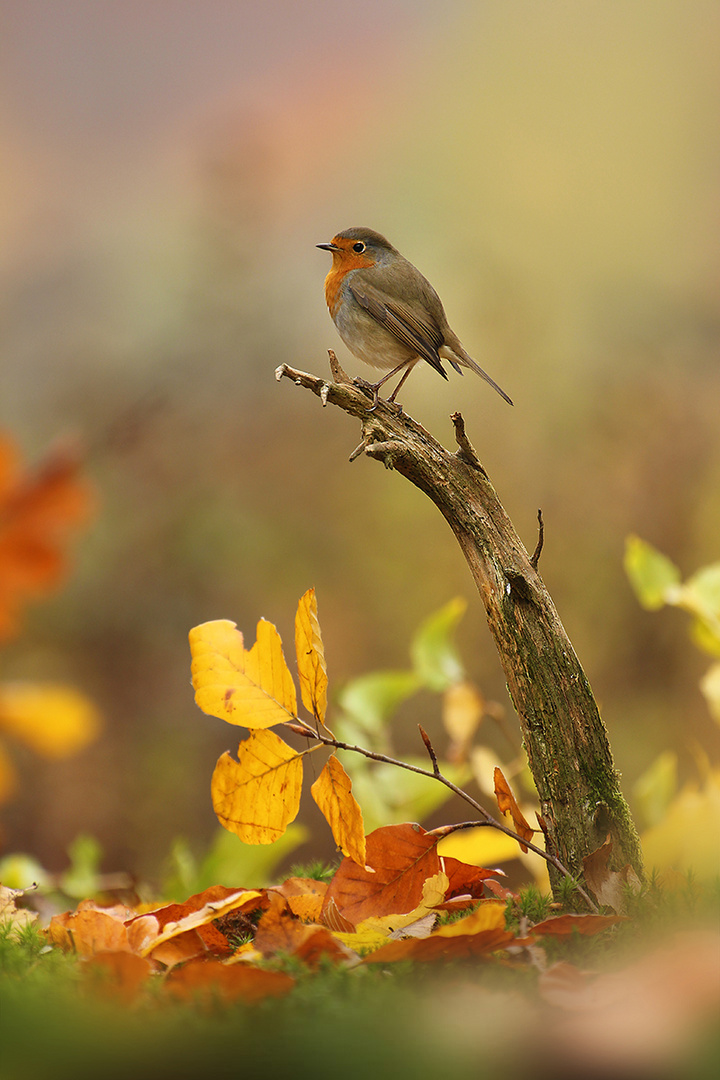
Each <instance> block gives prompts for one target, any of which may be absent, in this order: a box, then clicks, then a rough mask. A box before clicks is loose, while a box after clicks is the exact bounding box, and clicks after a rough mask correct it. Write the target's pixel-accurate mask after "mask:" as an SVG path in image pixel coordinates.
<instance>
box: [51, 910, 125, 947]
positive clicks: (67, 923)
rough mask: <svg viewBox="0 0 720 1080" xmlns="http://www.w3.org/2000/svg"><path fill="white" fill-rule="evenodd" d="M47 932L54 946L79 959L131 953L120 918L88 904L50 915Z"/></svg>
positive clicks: (120, 916)
mask: <svg viewBox="0 0 720 1080" xmlns="http://www.w3.org/2000/svg"><path fill="white" fill-rule="evenodd" d="M128 910H129V909H128ZM130 914H132V912H130ZM126 917H127V915H126ZM46 932H47V935H48V937H49V938H50V941H52V943H53V945H57V946H59V947H60V948H61V949H65V950H66V951H71V952H76V953H78V954H79V955H80V956H93V955H94V954H95V953H98V952H130V951H131V945H130V943H129V941H128V934H127V929H126V928H125V924H124V922H123V918H122V915H118V914H115V913H113V912H112V911H103V910H102V909H100V908H97V907H94V906H91V905H88V906H83V905H82V904H80V905H78V909H77V911H66V912H65V913H64V914H62V915H53V917H52V919H51V920H50V925H49V926H48V928H47V931H46Z"/></svg>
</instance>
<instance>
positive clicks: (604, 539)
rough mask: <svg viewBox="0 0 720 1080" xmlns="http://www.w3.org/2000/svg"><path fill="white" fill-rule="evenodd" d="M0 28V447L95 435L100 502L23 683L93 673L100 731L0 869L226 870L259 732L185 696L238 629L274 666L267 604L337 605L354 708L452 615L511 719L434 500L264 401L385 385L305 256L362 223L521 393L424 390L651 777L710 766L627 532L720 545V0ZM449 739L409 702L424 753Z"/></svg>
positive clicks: (39, 1)
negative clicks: (205, 651)
mask: <svg viewBox="0 0 720 1080" xmlns="http://www.w3.org/2000/svg"><path fill="white" fill-rule="evenodd" d="M0 18H1V20H2V25H1V27H0V148H1V152H0V160H1V162H2V164H1V165H0V233H1V234H2V237H3V240H2V244H1V245H0V274H1V276H2V285H1V288H0V295H1V296H2V300H1V301H0V304H1V305H2V357H1V358H0V423H1V424H2V426H3V428H4V429H5V430H6V431H7V432H8V433H10V434H11V435H12V436H13V437H14V438H15V439H17V441H18V443H19V444H20V446H21V448H22V451H23V453H24V454H25V455H26V456H27V457H29V458H30V459H33V458H39V457H41V456H42V455H43V453H44V452H45V450H46V448H47V447H48V445H50V444H51V443H52V442H53V440H55V439H56V438H57V437H59V436H62V435H65V434H68V433H70V434H74V435H79V436H80V437H81V438H82V440H83V441H84V443H85V446H86V447H87V454H88V459H87V460H88V464H87V469H88V472H89V474H90V476H91V477H92V480H93V483H94V485H95V489H96V492H97V499H98V513H97V516H96V518H95V520H94V522H93V524H92V526H91V528H90V529H89V530H88V532H87V533H85V534H84V535H83V536H81V537H80V539H79V541H78V543H77V544H76V545H75V551H74V570H73V573H72V576H71V578H70V579H69V581H68V583H67V585H66V587H65V588H64V589H63V591H62V592H60V593H58V594H57V595H56V596H55V597H53V598H52V599H51V600H49V601H48V602H45V603H43V604H41V605H40V604H38V605H35V606H34V607H33V608H32V609H31V610H30V611H29V613H28V614H27V617H26V620H25V627H24V632H23V634H22V635H21V636H20V637H18V638H17V639H16V640H15V641H13V642H11V643H10V644H8V645H7V646H6V647H5V648H4V650H3V654H2V675H3V677H13V678H19V677H27V678H33V679H39V680H40V679H45V678H57V679H62V680H65V681H67V682H70V683H73V684H75V685H77V686H78V687H80V688H81V689H82V690H83V691H85V692H86V693H88V694H89V695H91V696H92V697H93V699H94V700H95V701H96V702H97V704H98V705H99V707H100V708H101V710H102V712H103V714H104V717H105V726H104V731H103V734H102V736H101V738H100V739H99V740H98V741H97V742H96V743H95V744H93V745H92V746H91V747H89V748H88V749H86V750H85V751H83V752H82V753H81V754H80V755H78V756H77V757H75V758H73V759H71V760H69V761H66V762H60V763H57V762H53V763H49V762H44V761H42V760H39V759H37V758H36V757H34V756H33V755H31V754H30V753H29V752H27V753H25V752H24V751H23V749H22V747H19V748H18V750H17V762H16V763H17V765H18V768H19V770H20V775H21V781H22V783H21V786H20V789H19V791H18V794H17V797H16V799H15V800H14V802H13V803H11V804H10V805H9V806H8V807H7V808H6V810H5V812H4V819H3V835H2V843H3V848H4V850H5V851H14V850H21V851H27V852H30V853H32V854H33V855H35V856H36V857H37V858H39V859H40V860H41V861H42V862H43V864H44V865H45V866H47V867H48V868H49V869H60V868H62V866H64V865H65V863H66V855H65V849H66V847H67V845H68V843H69V841H70V840H71V839H72V838H73V837H74V836H75V835H76V834H77V833H78V832H81V831H83V832H91V833H93V834H95V835H96V836H97V837H98V838H99V839H100V841H101V843H102V845H103V847H104V849H105V853H106V854H105V866H106V867H107V868H109V869H127V870H130V871H132V872H133V873H136V874H139V875H140V876H144V877H149V878H151V879H152V878H157V876H158V874H159V872H160V870H159V868H160V866H161V864H162V860H163V859H164V858H165V856H166V854H167V852H168V849H169V847H170V844H171V842H172V840H173V838H174V837H176V836H178V835H182V836H185V837H187V838H188V840H189V841H190V843H191V844H192V845H194V847H195V849H196V850H197V851H198V852H201V851H202V850H203V846H204V845H207V843H208V841H209V838H210V837H211V835H212V833H213V832H214V830H215V827H216V821H215V818H214V815H213V813H212V809H211V806H210V798H209V781H210V774H211V772H212V768H213V766H214V763H215V760H216V759H217V757H218V755H219V754H220V753H221V752H222V751H223V750H225V749H228V748H233V747H234V745H235V744H236V742H237V734H238V733H237V732H236V730H235V729H229V728H228V727H227V726H226V725H224V724H223V723H222V722H221V721H219V720H213V719H212V718H210V717H206V716H204V715H203V714H202V713H200V712H199V711H198V710H197V709H196V707H195V705H194V702H193V698H192V691H191V688H190V684H189V654H188V648H187V632H188V630H189V629H190V627H192V626H193V625H195V624H197V623H198V622H201V621H204V620H206V619H211V618H220V617H226V618H230V619H233V620H234V621H235V622H237V623H238V625H239V626H240V627H241V628H242V629H243V630H244V631H245V632H246V634H247V636H248V638H249V639H250V640H252V639H253V638H254V627H255V623H256V621H257V619H258V618H259V617H261V616H264V617H266V618H268V619H270V620H271V621H273V622H274V623H275V624H276V625H277V626H278V628H279V630H280V632H281V634H282V635H283V637H284V639H285V640H286V641H288V642H290V641H291V640H292V620H293V615H294V609H295V605H296V602H297V599H298V598H299V596H300V595H301V594H302V593H303V592H304V591H305V589H307V588H308V587H309V586H310V585H314V586H315V588H316V590H317V595H318V603H319V609H320V618H321V623H322V627H323V631H324V636H325V642H326V651H327V657H328V663H329V670H330V676H331V687H332V688H334V690H335V692H336V693H337V691H338V690H339V688H340V687H341V686H342V685H343V683H344V682H346V681H347V680H348V679H350V678H352V677H353V676H356V675H359V674H362V673H364V672H367V671H370V670H374V669H378V668H397V667H403V666H405V665H406V663H407V648H408V642H409V639H410V637H411V635H412V633H413V631H414V630H415V628H416V627H417V625H418V623H419V622H420V621H421V620H422V619H423V618H424V617H425V616H426V615H428V614H429V613H430V612H432V611H434V610H435V609H437V608H438V607H440V606H441V605H442V604H444V603H445V602H446V601H448V600H449V599H450V598H452V597H453V596H457V595H461V596H465V597H467V598H468V600H469V601H470V603H469V608H468V612H467V615H466V616H465V619H464V620H463V622H462V624H461V626H460V629H459V633H458V645H459V648H460V651H461V653H462V655H463V657H464V660H465V663H466V666H467V669H468V672H469V674H470V675H471V676H472V678H473V679H474V680H476V681H477V683H478V684H479V685H480V686H481V687H482V689H483V691H484V693H485V694H486V695H487V696H488V697H489V698H493V699H496V700H499V701H504V702H506V703H507V697H506V692H505V688H504V683H503V678H502V673H501V669H500V665H499V662H498V659H497V656H496V655H495V652H494V647H493V644H492V641H491V639H490V636H489V634H488V632H487V629H486V626H485V622H484V615H483V612H482V609H481V605H480V603H479V601H478V599H477V597H476V596H475V595H474V593H473V586H472V582H471V579H470V576H469V573H468V571H467V569H466V567H465V565H464V562H463V559H462V557H461V554H460V552H459V550H458V549H457V547H456V544H455V542H454V539H453V538H452V536H451V534H450V532H449V531H448V529H447V527H446V525H445V524H444V522H443V521H442V519H441V518H440V516H439V515H438V514H437V512H436V511H435V509H434V508H433V507H432V506H431V505H430V504H429V503H428V502H427V500H425V499H424V497H423V496H422V495H421V494H420V493H419V492H417V491H415V490H414V489H411V488H410V486H409V485H408V484H407V483H406V482H405V481H403V480H402V479H401V478H400V477H398V476H396V475H395V474H393V473H387V472H385V470H383V469H382V468H380V467H379V466H378V465H377V464H376V463H373V462H370V461H368V460H366V459H360V460H357V461H356V462H354V463H353V464H352V465H350V464H348V460H347V459H348V455H349V453H350V451H351V450H352V449H353V447H354V446H355V445H356V443H357V442H358V440H359V431H358V428H357V425H356V424H355V423H354V422H353V421H351V420H349V418H348V417H347V416H345V415H343V414H340V413H339V412H337V411H335V410H332V409H327V410H322V409H321V408H320V405H319V403H318V401H317V399H316V398H315V397H313V396H312V395H310V394H308V393H307V392H304V391H301V390H299V389H297V388H295V387H294V386H293V385H292V384H291V383H289V382H287V381H285V380H284V381H283V382H281V383H277V382H276V381H275V379H274V369H275V368H276V366H277V365H278V364H280V363H283V362H286V363H289V364H291V365H294V366H299V367H301V368H305V369H307V370H311V371H314V372H318V373H324V372H325V371H326V370H327V367H326V365H327V358H326V357H327V354H326V350H327V348H329V347H330V348H337V350H338V355H339V357H340V359H341V361H342V362H343V363H344V364H345V366H346V367H347V368H348V370H349V371H350V372H351V373H361V374H367V372H366V371H365V372H361V371H360V365H359V363H358V362H356V361H354V360H353V359H352V358H350V357H349V355H348V354H347V352H346V351H345V350H344V349H343V347H342V346H341V345H340V343H339V341H338V339H337V336H336V334H335V331H334V328H333V326H332V324H331V322H330V320H329V317H328V315H327V311H326V309H325V306H324V300H323V293H322V285H323V279H324V275H325V273H326V272H327V269H328V265H329V264H328V256H327V254H326V253H325V252H320V251H318V250H316V248H315V246H314V245H315V244H317V243H318V242H320V241H326V240H329V239H330V238H331V237H332V236H333V234H334V233H335V232H337V231H338V230H340V229H342V228H346V227H348V226H350V225H369V226H371V227H374V228H376V229H378V230H379V231H381V232H383V233H385V234H386V235H387V236H389V238H390V239H391V240H392V242H393V243H395V244H396V246H397V247H399V248H400V250H401V251H402V252H403V253H404V254H406V255H407V257H408V258H410V259H411V261H413V262H414V263H415V264H416V265H418V266H419V268H420V269H421V270H422V271H423V272H424V273H425V274H426V276H427V277H429V278H430V280H431V281H432V282H433V284H434V285H435V286H436V288H437V289H438V291H439V292H440V294H441V296H442V297H443V299H444V302H445V306H446V309H447V312H448V315H449V317H450V321H451V323H452V325H453V327H454V328H455V329H456V331H457V332H458V333H459V335H460V336H461V338H462V340H463V342H464V343H465V345H466V347H467V348H468V349H469V351H470V352H471V353H473V355H475V356H476V357H477V358H478V359H479V360H480V362H481V363H482V364H483V366H484V367H486V368H487V369H488V370H489V371H490V373H491V374H492V375H493V376H494V377H495V378H496V379H497V380H498V381H499V382H500V383H501V385H502V386H503V387H504V388H505V389H506V390H507V391H508V392H509V393H510V395H511V396H512V397H513V398H514V400H515V403H516V404H515V408H514V409H512V410H511V409H509V408H508V407H507V406H506V405H505V404H504V403H503V402H502V401H501V399H500V398H499V397H497V395H495V394H494V393H493V392H492V391H491V390H489V388H488V387H487V386H486V385H485V384H483V383H482V382H481V381H480V380H476V379H473V378H472V377H470V376H466V377H465V378H464V379H463V380H460V379H458V378H456V377H453V376H452V374H451V377H450V380H449V381H448V382H447V383H445V382H442V381H441V380H440V379H438V378H437V376H436V375H435V373H434V372H432V371H431V370H430V369H427V370H426V371H422V372H420V371H418V372H416V373H415V374H413V377H412V378H411V379H410V380H409V382H408V383H407V384H406V389H405V391H404V394H403V403H404V405H405V407H406V408H407V410H408V411H409V412H410V413H411V414H412V415H413V416H414V417H416V418H417V419H418V420H419V421H420V422H421V423H423V424H424V425H425V426H426V427H427V428H428V429H429V430H430V431H431V432H432V433H433V434H434V435H435V436H436V437H438V438H439V439H440V440H441V441H444V442H445V443H446V445H451V442H452V431H451V425H450V422H449V414H450V413H451V412H453V411H454V410H455V409H458V408H459V409H461V410H462V412H463V414H464V416H465V419H466V424H467V429H468V434H469V436H470V438H471V440H472V442H473V443H474V445H475V446H476V448H477V450H478V453H479V455H480V457H481V460H482V461H483V463H484V465H485V467H486V468H487V470H488V472H489V473H490V476H491V477H492V479H493V482H494V484H495V486H496V488H497V490H498V493H499V494H500V497H501V499H502V500H503V501H504V503H505V505H506V508H507V509H508V511H509V513H510V515H511V517H512V519H513V521H514V523H515V525H516V528H517V529H518V531H519V533H520V535H521V536H522V537H523V539H524V541H525V543H526V546H527V547H528V548H529V549H530V550H532V548H533V546H534V544H535V538H536V511H537V508H538V507H542V509H543V513H544V517H545V522H546V546H545V550H544V553H543V557H542V564H541V570H542V573H543V576H544V579H545V581H546V583H547V585H548V587H549V589H550V591H551V593H552V595H553V597H554V599H555V601H556V604H557V606H558V609H559V611H560V614H561V617H562V618H563V620H564V622H565V625H566V627H567V629H568V632H569V634H570V637H571V639H572V640H573V642H574V644H575V646H576V649H577V651H578V654H579V656H580V658H581V660H582V662H583V664H584V666H585V668H586V671H587V674H588V676H589V678H590V680H591V683H592V684H593V687H594V689H595V691H596V694H597V696H598V699H599V701H600V703H601V707H602V710H603V714H604V717H605V720H606V723H607V725H608V728H609V732H610V738H611V743H612V746H613V751H614V754H615V758H616V763H617V765H618V767H619V769H620V770H621V771H622V773H623V775H624V786H625V788H626V790H627V791H628V792H630V791H631V790H632V785H633V782H634V780H635V779H636V778H637V777H638V776H639V775H640V774H641V773H642V772H643V770H644V769H645V768H646V767H647V766H648V765H649V764H650V762H651V761H652V760H653V759H654V758H655V756H656V755H657V754H658V753H659V752H660V751H662V750H664V749H666V748H672V749H675V750H676V751H677V752H678V754H679V756H680V763H681V769H683V770H685V771H686V772H687V773H688V774H689V773H690V772H691V771H692V769H693V768H694V747H695V746H696V745H697V744H698V743H700V744H702V745H703V746H704V747H705V749H706V750H709V752H710V753H711V756H713V755H714V756H715V757H716V758H717V755H718V753H720V748H719V747H718V744H717V737H716V731H714V730H713V728H712V725H711V723H710V721H709V720H708V714H707V707H706V704H705V702H704V700H703V698H702V696H701V694H700V692H699V690H698V685H697V684H698V679H699V677H700V675H701V674H702V672H703V671H704V670H705V668H706V667H707V659H706V658H704V657H702V656H701V655H700V654H699V653H697V652H696V650H694V648H693V646H692V644H691V643H690V642H689V640H688V637H687V626H686V621H685V620H684V618H683V616H682V615H681V614H680V613H678V612H674V611H671V610H664V611H661V612H659V613H654V614H651V613H648V612H645V611H643V610H641V609H640V608H639V606H638V604H637V601H636V599H635V598H634V596H633V594H632V593H631V590H630V588H629V586H628V584H627V581H626V579H625V576H624V573H623V569H622V556H623V548H624V541H625V537H626V536H627V534H629V533H631V532H633V533H637V534H639V535H640V536H642V537H644V538H645V539H647V540H649V541H650V542H651V543H653V544H655V545H656V546H657V547H658V548H660V549H661V550H662V551H664V552H665V553H666V554H667V555H669V556H670V557H671V558H672V559H673V560H674V561H675V562H676V563H678V565H679V566H680V567H681V568H682V570H683V572H684V573H685V574H688V573H690V572H692V571H693V570H695V569H696V568H697V567H699V566H701V565H703V564H705V563H708V562H711V561H716V560H717V559H718V558H719V557H720V405H719V402H720V363H719V360H718V344H719V338H720V250H719V245H718V238H719V237H720V213H719V210H718V208H719V206H720V202H719V199H718V196H719V191H720V129H719V127H718V116H719V115H720V62H719V60H720V8H719V7H718V5H717V3H715V2H714V0H707V2H705V0H628V2H625V3H622V4H620V3H607V2H602V0H553V2H552V3H549V4H548V3H545V2H542V0H471V2H465V0H445V2H444V3H443V4H438V3H436V2H430V0H366V2H365V3H363V4H357V3H355V2H352V3H351V2H350V0H334V2H332V3H330V2H324V0H305V2H302V3H297V2H295V0H266V2H264V3H262V4H260V3H254V2H250V0H202V2H201V0H154V2H152V3H147V2H146V0H122V2H120V0H65V2H64V3H63V4H58V3H56V2H54V0H32V2H28V3H14V2H12V0H5V2H3V3H0ZM288 653H289V654H292V648H291V647H289V648H288ZM437 712H438V702H437V700H436V699H433V698H430V697H427V699H426V698H421V699H420V700H419V701H417V702H415V703H414V704H413V706H412V708H411V709H409V711H408V712H406V713H405V714H404V715H403V716H402V717H401V718H400V721H399V726H400V731H399V732H398V741H399V742H400V743H401V744H402V742H403V739H404V740H405V741H406V742H407V743H408V745H410V744H411V742H412V740H413V739H414V738H415V736H414V735H413V733H414V732H415V731H416V728H415V724H416V722H417V720H418V719H419V718H421V719H422V721H423V723H425V724H426V725H430V726H431V727H432V724H433V722H435V721H434V719H433V718H435V720H436V719H437ZM412 745H415V744H414V742H412ZM307 812H308V814H309V815H311V814H312V811H311V810H308V811H307ZM452 813H453V810H452V809H451V808H450V809H447V810H446V811H444V812H443V814H441V815H440V818H439V819H440V820H449V819H450V817H449V815H451V814H452ZM463 816H464V815H463ZM308 820H309V821H310V823H311V828H312V830H314V831H315V832H317V834H318V839H317V846H318V849H319V850H321V851H326V850H327V844H328V834H327V830H326V827H325V826H324V825H323V823H322V820H321V819H320V817H319V815H317V814H316V816H314V817H311V816H309V817H308ZM323 845H325V847H324V848H323ZM311 846H312V845H310V847H311Z"/></svg>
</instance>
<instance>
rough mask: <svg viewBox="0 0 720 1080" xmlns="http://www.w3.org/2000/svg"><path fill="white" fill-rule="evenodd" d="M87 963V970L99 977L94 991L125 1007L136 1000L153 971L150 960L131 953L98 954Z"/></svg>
mask: <svg viewBox="0 0 720 1080" xmlns="http://www.w3.org/2000/svg"><path fill="white" fill-rule="evenodd" d="M86 963H87V969H88V970H89V971H91V972H92V973H93V974H97V975H98V976H99V978H97V979H95V980H93V989H95V988H97V989H98V990H99V992H100V993H101V994H103V995H105V996H107V997H112V998H117V999H118V1000H119V1001H122V1002H123V1004H125V1005H128V1004H130V1002H132V1001H134V1000H135V998H136V997H137V996H138V994H139V992H140V990H141V989H142V985H143V983H144V982H145V981H146V980H147V979H148V978H149V977H150V975H151V974H152V970H153V968H152V964H151V963H150V961H149V960H146V959H145V958H144V957H142V956H136V955H135V954H134V953H131V952H98V953H95V954H94V955H93V956H91V957H89V958H88V960H87V961H86Z"/></svg>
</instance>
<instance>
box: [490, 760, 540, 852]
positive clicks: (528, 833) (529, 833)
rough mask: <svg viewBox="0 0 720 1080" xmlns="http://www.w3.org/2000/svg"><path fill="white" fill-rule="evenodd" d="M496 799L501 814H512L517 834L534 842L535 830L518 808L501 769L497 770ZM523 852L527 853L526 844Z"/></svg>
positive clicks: (495, 776) (521, 846) (522, 848)
mask: <svg viewBox="0 0 720 1080" xmlns="http://www.w3.org/2000/svg"><path fill="white" fill-rule="evenodd" d="M494 779H495V798H496V799H497V804H498V809H499V810H500V813H501V814H510V816H511V818H512V820H513V824H514V826H515V832H516V833H517V834H518V835H519V836H522V837H523V839H524V840H532V838H533V836H534V835H535V829H532V828H530V825H529V824H528V822H527V821H526V820H525V817H524V816H523V813H522V811H521V809H520V807H519V806H518V804H517V802H516V800H515V796H514V795H513V793H512V791H511V789H510V785H509V784H508V782H507V780H506V779H505V777H504V776H503V774H502V771H501V770H500V769H497V768H496V769H495V773H494ZM520 848H521V850H522V851H525V852H526V851H527V850H528V849H527V847H526V846H525V844H521V845H520Z"/></svg>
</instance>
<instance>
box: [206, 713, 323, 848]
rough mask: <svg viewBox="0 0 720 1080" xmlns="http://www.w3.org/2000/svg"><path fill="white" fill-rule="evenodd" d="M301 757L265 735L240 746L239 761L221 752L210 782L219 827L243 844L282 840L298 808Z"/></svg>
mask: <svg viewBox="0 0 720 1080" xmlns="http://www.w3.org/2000/svg"><path fill="white" fill-rule="evenodd" d="M303 753H307V751H303V752H302V753H297V752H296V751H295V750H293V749H292V747H290V746H288V745H287V743H285V742H283V740H282V739H281V738H279V736H277V735H276V734H275V733H274V732H273V731H265V730H261V731H252V732H250V737H249V738H248V739H245V740H244V742H241V743H240V746H239V747H238V760H237V761H235V760H234V759H233V758H232V757H231V756H230V754H229V753H227V752H225V753H224V754H223V755H222V757H220V758H219V760H218V763H217V765H216V766H215V771H214V772H213V776H212V782H211V792H212V801H213V808H214V810H215V813H216V814H217V816H218V819H219V821H220V824H221V825H223V826H224V828H226V829H228V830H229V831H230V832H234V833H235V834H236V835H237V836H239V837H240V839H241V840H242V841H244V842H245V843H246V844H272V843H273V842H274V841H275V840H277V839H278V838H279V837H280V836H282V834H283V833H284V832H285V830H286V829H287V827H288V825H289V824H290V822H291V821H293V820H294V819H295V818H296V817H297V813H298V810H299V809H300V791H301V788H302V771H303V770H302V757H303Z"/></svg>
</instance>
